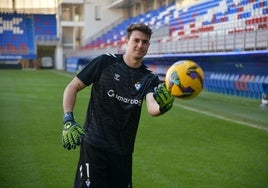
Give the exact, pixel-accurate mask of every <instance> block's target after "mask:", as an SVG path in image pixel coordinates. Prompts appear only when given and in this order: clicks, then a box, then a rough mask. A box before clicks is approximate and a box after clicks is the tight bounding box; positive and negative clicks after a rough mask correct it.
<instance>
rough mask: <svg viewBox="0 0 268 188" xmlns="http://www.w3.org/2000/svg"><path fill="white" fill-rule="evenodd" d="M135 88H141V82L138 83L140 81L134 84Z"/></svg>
mask: <svg viewBox="0 0 268 188" xmlns="http://www.w3.org/2000/svg"><path fill="white" fill-rule="evenodd" d="M135 88H136V90H137V91H139V90H140V88H141V84H140V82H137V83H136V84H135Z"/></svg>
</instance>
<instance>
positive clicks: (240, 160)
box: [0, 70, 268, 188]
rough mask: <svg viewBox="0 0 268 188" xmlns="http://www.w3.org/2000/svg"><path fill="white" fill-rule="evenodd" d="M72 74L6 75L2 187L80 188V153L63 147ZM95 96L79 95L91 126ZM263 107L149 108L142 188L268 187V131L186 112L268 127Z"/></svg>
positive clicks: (138, 161) (199, 103) (204, 99)
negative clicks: (154, 113) (153, 113)
mask: <svg viewBox="0 0 268 188" xmlns="http://www.w3.org/2000/svg"><path fill="white" fill-rule="evenodd" d="M72 76H73V75H72V74H67V73H63V72H58V71H48V70H47V71H21V70H12V71H11V70H1V71H0V79H1V82H0V88H1V92H0V116H1V118H0V128H1V132H0V139H1V140H0V147H1V150H0V152H1V163H0V171H1V175H0V182H1V187H3V188H11V187H12V188H32V187H39V188H54V187H55V188H61V187H62V188H66V187H72V183H73V179H74V174H75V168H76V164H77V159H78V152H79V151H78V150H74V151H67V150H65V149H63V148H62V146H61V131H62V94H63V90H64V87H65V85H66V84H67V83H68V82H69V81H70V80H71V79H72ZM89 92H90V91H89V89H86V90H83V91H82V92H81V93H79V95H78V101H77V104H76V109H75V115H76V119H77V120H78V121H79V122H83V120H84V115H85V110H86V107H87V103H88V101H87V97H88V95H89ZM259 103H260V101H258V100H249V99H244V98H239V97H230V96H224V95H220V94H213V93H207V92H205V91H204V92H202V93H201V94H200V95H199V96H198V97H197V98H196V99H192V100H188V101H184V100H176V101H175V104H174V107H173V108H172V110H171V111H170V112H168V113H167V114H166V115H164V116H161V117H157V118H155V117H150V116H149V115H147V114H146V110H145V109H143V110H144V111H143V114H142V118H141V121H140V128H139V132H138V135H137V142H136V147H135V152H134V167H133V184H134V187H135V188H179V187H194V188H196V187H204V188H207V187H215V188H216V187H217V188H219V187H220V188H221V187H223V188H224V187H226V188H230V187H232V188H234V187H237V188H240V187H243V188H265V187H268V131H266V130H262V129H256V128H252V127H247V126H244V125H241V124H237V123H233V122H231V121H226V120H221V119H217V118H215V117H212V116H207V115H204V114H201V113H197V112H193V111H190V110H186V109H184V108H182V107H181V106H182V105H183V106H188V107H191V108H193V109H198V110H202V111H204V112H209V113H213V114H217V115H221V116H224V117H228V118H230V119H236V120H240V121H246V122H250V123H252V124H256V125H259V126H260V127H264V128H267V127H268V118H267V117H268V116H267V115H268V112H264V111H261V110H260V109H259V107H258V105H259Z"/></svg>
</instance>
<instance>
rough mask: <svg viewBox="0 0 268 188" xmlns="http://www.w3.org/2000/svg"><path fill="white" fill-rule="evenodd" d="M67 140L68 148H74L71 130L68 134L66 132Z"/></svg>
mask: <svg viewBox="0 0 268 188" xmlns="http://www.w3.org/2000/svg"><path fill="white" fill-rule="evenodd" d="M68 140H69V143H70V149H72V148H74V149H75V146H76V144H75V142H74V139H73V135H72V132H71V133H70V134H68Z"/></svg>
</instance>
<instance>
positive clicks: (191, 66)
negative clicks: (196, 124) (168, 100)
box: [165, 60, 204, 99]
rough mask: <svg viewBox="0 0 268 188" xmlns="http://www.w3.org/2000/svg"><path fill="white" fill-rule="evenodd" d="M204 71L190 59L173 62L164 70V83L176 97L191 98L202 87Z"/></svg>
mask: <svg viewBox="0 0 268 188" xmlns="http://www.w3.org/2000/svg"><path fill="white" fill-rule="evenodd" d="M203 80H204V73H203V70H202V68H201V67H199V66H198V65H197V64H196V63H195V62H193V61H190V60H182V61H178V62H176V63H174V64H173V65H171V67H170V68H169V69H168V70H167V72H166V77H165V84H166V87H167V89H168V90H169V91H170V92H171V94H172V95H173V96H175V97H178V98H183V99H192V98H194V97H196V96H197V95H198V94H199V93H200V92H201V90H202V89H203Z"/></svg>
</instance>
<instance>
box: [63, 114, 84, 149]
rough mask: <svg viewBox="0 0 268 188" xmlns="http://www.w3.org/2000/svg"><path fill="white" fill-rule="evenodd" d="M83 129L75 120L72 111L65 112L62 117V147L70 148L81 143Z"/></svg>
mask: <svg viewBox="0 0 268 188" xmlns="http://www.w3.org/2000/svg"><path fill="white" fill-rule="evenodd" d="M83 135H85V130H84V129H83V128H82V127H81V126H80V125H79V124H78V123H76V122H75V120H74V117H73V113H72V112H67V113H65V114H64V117H63V131H62V143H63V147H64V148H66V149H68V150H70V149H75V148H76V146H79V145H80V144H81V137H82V136H83Z"/></svg>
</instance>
